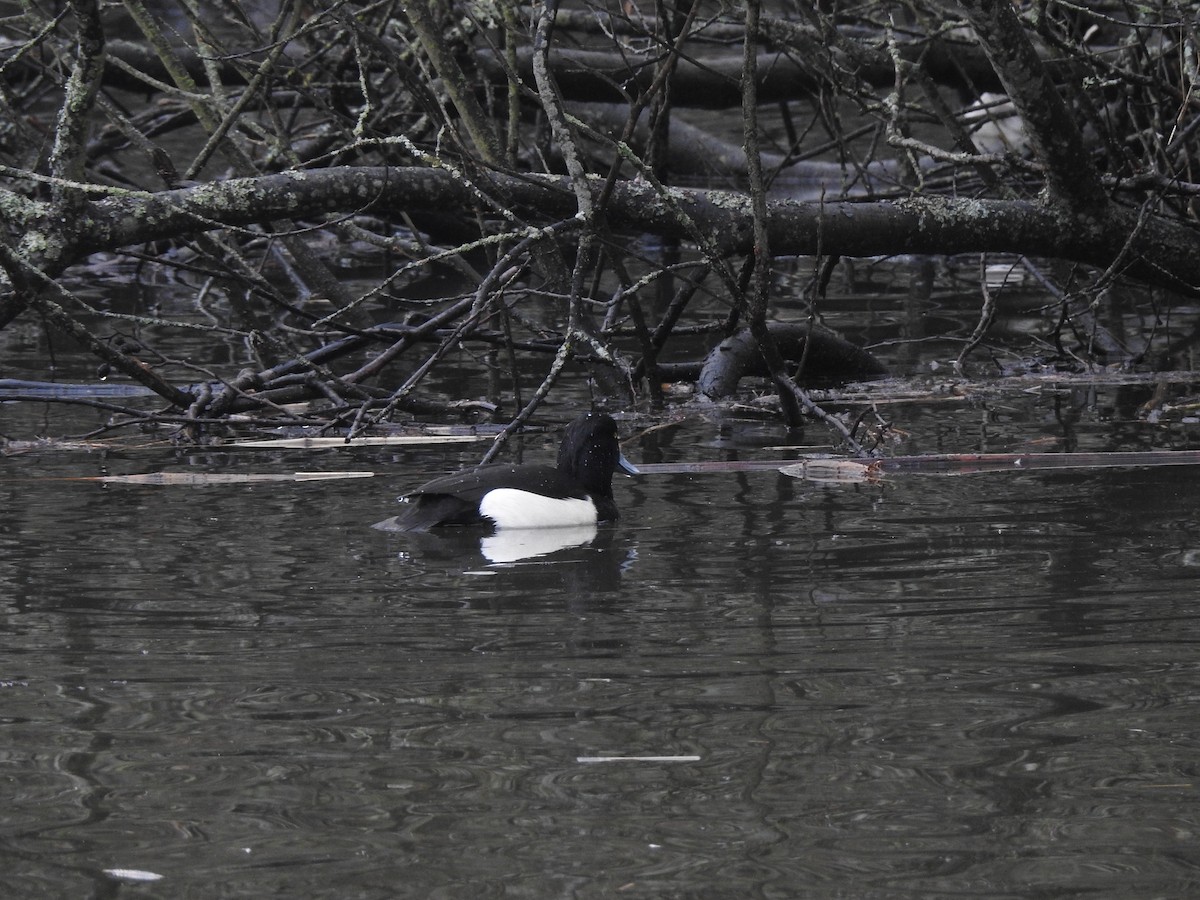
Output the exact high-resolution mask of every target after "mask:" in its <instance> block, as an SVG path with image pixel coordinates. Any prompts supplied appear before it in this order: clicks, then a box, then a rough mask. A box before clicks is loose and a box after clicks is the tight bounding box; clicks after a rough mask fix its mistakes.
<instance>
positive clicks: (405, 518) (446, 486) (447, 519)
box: [380, 466, 587, 531]
mask: <svg viewBox="0 0 1200 900" xmlns="http://www.w3.org/2000/svg"><path fill="white" fill-rule="evenodd" d="M497 488H516V489H518V490H523V491H531V492H534V493H538V494H542V495H543V496H546V497H554V498H557V499H566V498H569V497H574V498H580V499H582V498H585V497H587V492H586V491H584V490H583V488H582V487H581V486H580V485H579V484H578V483H576V482H575V481H573V480H572V479H570V478H568V477H566V476H565V475H563V474H562V473H561V472H559V471H558V470H557V469H554V468H551V467H550V466H483V467H482V468H479V469H472V470H470V471H467V472H455V473H454V474H453V475H444V476H442V477H441V478H435V479H434V480H433V481H430V482H428V483H427V484H423V485H421V486H420V487H419V488H417V489H416V490H415V491H413V492H412V493H410V494H408V495H407V496H406V497H405V498H404V502H405V505H404V511H403V512H401V513H400V514H399V515H397V516H394V517H393V518H391V519H388V520H387V530H388V531H425V530H426V529H429V528H435V527H437V526H440V525H488V524H491V520H490V519H486V518H484V517H483V516H480V515H479V503H480V501H481V500H482V499H483V498H484V496H485V495H486V494H487V493H488V492H489V491H494V490H496V489H497ZM382 524H383V523H380V525H382Z"/></svg>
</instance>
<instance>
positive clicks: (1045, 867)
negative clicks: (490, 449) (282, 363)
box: [0, 448, 1200, 898]
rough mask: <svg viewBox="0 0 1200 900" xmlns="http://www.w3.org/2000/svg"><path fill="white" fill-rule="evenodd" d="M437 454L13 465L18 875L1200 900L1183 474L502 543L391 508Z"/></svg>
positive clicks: (1189, 497) (656, 484) (1072, 481)
mask: <svg viewBox="0 0 1200 900" xmlns="http://www.w3.org/2000/svg"><path fill="white" fill-rule="evenodd" d="M631 456H633V458H634V461H635V462H636V461H638V454H637V451H636V450H633V452H632V453H631ZM477 457H478V449H477V448H474V449H471V450H468V451H464V452H463V454H462V456H461V459H462V460H464V461H466V460H469V459H471V458H477ZM405 459H406V460H407V468H406V469H405V471H404V472H403V473H402V474H400V475H397V476H395V477H387V478H384V477H375V478H369V479H361V480H350V481H336V482H334V481H331V482H314V483H279V484H262V485H210V486H173V487H148V486H130V485H113V484H110V485H107V486H105V485H100V484H97V483H94V482H82V481H54V480H47V478H48V476H84V475H98V474H106V473H113V472H116V473H120V472H142V471H148V470H152V469H165V470H176V471H182V470H187V471H221V472H264V471H274V472H291V471H295V470H298V469H313V468H324V469H329V470H337V469H366V470H374V471H379V472H383V471H387V470H388V469H389V468H393V467H394V461H393V460H392V458H391V457H389V456H388V455H387V454H385V453H383V452H381V451H378V450H371V449H363V450H358V451H353V450H352V451H348V452H344V453H330V454H324V455H320V454H318V455H315V456H314V455H312V454H297V455H295V456H287V455H282V456H281V455H269V456H268V455H265V454H264V455H255V454H253V453H243V454H242V455H240V456H239V455H233V454H226V455H215V454H214V455H211V456H208V457H204V456H195V457H186V458H185V457H179V458H173V459H171V460H170V461H168V462H166V463H164V462H163V454H162V453H161V452H158V453H157V454H156V455H155V456H153V457H150V456H146V457H141V458H139V455H138V454H137V453H130V454H128V455H126V456H121V455H117V454H110V455H107V456H100V455H87V454H63V453H33V454H28V455H25V456H17V457H12V458H10V459H8V460H5V461H4V469H3V478H4V480H3V482H2V483H0V502H2V504H3V508H4V510H5V514H4V516H3V521H2V522H0V602H2V603H3V617H2V618H0V627H2V628H3V631H4V635H3V645H2V650H0V664H2V672H0V702H2V705H0V716H2V727H0V777H3V780H4V792H5V802H4V803H3V805H2V806H0V833H2V843H0V894H2V895H3V896H6V897H41V896H45V897H116V896H121V897H134V896H152V897H203V898H210V897H233V896H237V897H264V896H291V897H395V896H412V897H454V898H459V897H471V898H475V897H534V898H540V897H584V898H592V897H654V898H658V897H688V898H690V897H696V898H725V897H739V898H740V897H750V898H752V897H770V898H787V897H930V896H946V897H1055V898H1057V897H1082V896H1087V897H1184V896H1189V895H1191V896H1195V895H1196V892H1197V891H1198V890H1200V804H1197V779H1198V777H1200V774H1198V772H1197V769H1198V768H1200V736H1198V732H1200V725H1198V722H1200V654H1198V648H1200V597H1198V596H1197V590H1196V585H1197V579H1196V576H1197V574H1198V572H1200V569H1198V568H1197V567H1198V566H1200V512H1198V511H1197V504H1196V502H1195V497H1196V496H1197V492H1198V490H1200V474H1197V473H1196V472H1194V471H1193V470H1191V469H1178V468H1176V469H1168V470H1145V471H1137V470H1125V471H1111V472H1101V473H1088V474H1072V473H1047V474H1033V473H1030V474H1027V475H1022V476H1016V477H1013V476H974V477H965V478H934V477H909V478H902V479H897V480H893V481H890V482H888V483H886V484H882V485H857V486H842V487H822V486H815V485H812V484H808V483H805V482H802V481H796V480H792V479H788V478H786V477H784V476H781V475H777V474H774V473H753V474H742V475H721V476H704V477H696V476H691V477H688V476H677V475H675V476H654V477H650V476H646V477H643V478H641V479H624V480H619V483H618V484H617V494H618V502H619V503H620V505H621V507H622V510H623V518H622V521H621V522H620V523H618V524H617V525H616V526H615V527H611V528H609V527H606V528H602V529H601V531H600V532H599V534H597V535H596V536H595V538H594V539H593V540H592V541H591V542H590V543H588V544H587V545H585V546H575V547H567V548H564V549H560V550H558V551H557V552H554V553H551V554H549V555H545V556H542V557H538V558H534V559H529V558H526V559H523V560H515V561H509V562H503V561H500V562H497V561H494V560H505V559H512V557H515V556H519V555H520V553H521V552H522V550H521V548H516V549H514V548H512V547H511V546H510V547H502V546H501V547H497V546H496V545H493V544H489V545H487V546H484V547H481V544H480V541H479V539H478V538H471V537H460V538H458V539H442V540H438V539H423V540H420V541H418V540H413V539H411V538H408V537H405V536H400V535H389V534H385V533H381V532H377V531H373V530H371V529H370V528H369V525H370V524H371V523H372V522H374V521H376V520H378V519H381V518H383V517H384V516H387V515H391V514H392V513H393V512H394V511H395V510H394V508H393V504H392V501H391V498H392V497H393V496H394V495H395V494H397V493H399V492H400V491H401V490H402V489H404V488H406V487H409V486H411V485H412V484H414V483H416V482H418V481H420V480H421V479H422V477H423V476H425V475H429V474H433V472H434V471H436V470H441V469H443V468H448V467H452V466H453V465H454V464H455V463H456V462H457V461H458V459H459V458H458V457H453V456H447V455H446V453H445V451H437V452H433V451H431V452H428V453H422V452H421V451H412V452H411V453H410V454H407V456H406V457H405ZM152 460H153V464H151V461H152ZM582 537H583V538H586V537H587V536H586V535H584V536H582ZM564 540H565V539H564ZM525 549H526V551H528V548H525ZM489 555H490V556H491V559H489V558H488V556H489ZM602 757H626V759H622V760H608V761H596V759H597V758H602ZM646 757H658V759H647V758H646ZM106 870H107V871H108V873H107V874H106ZM120 870H130V871H129V872H126V873H122V872H121V871H120ZM138 873H146V874H142V875H139V874H138ZM150 873H152V874H153V875H157V876H161V878H160V879H159V880H156V881H145V882H139V881H137V880H136V879H138V878H146V877H149V874H150Z"/></svg>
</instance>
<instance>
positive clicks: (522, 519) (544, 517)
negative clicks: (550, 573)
mask: <svg viewBox="0 0 1200 900" xmlns="http://www.w3.org/2000/svg"><path fill="white" fill-rule="evenodd" d="M479 512H480V514H482V515H484V516H487V517H488V518H489V519H491V520H492V521H493V522H495V523H496V527H497V528H563V527H566V526H572V525H595V524H596V506H595V504H594V503H592V501H591V500H580V499H578V498H575V497H567V498H565V499H558V498H555V497H544V496H542V495H541V494H534V493H531V492H529V491H521V490H518V489H517V488H496V490H494V491H489V492H488V493H487V494H486V495H484V498H483V501H482V502H481V503H480V504H479Z"/></svg>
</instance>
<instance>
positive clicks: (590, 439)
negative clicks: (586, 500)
mask: <svg viewBox="0 0 1200 900" xmlns="http://www.w3.org/2000/svg"><path fill="white" fill-rule="evenodd" d="M617 469H620V470H621V471H623V472H626V473H628V474H630V475H637V474H638V470H637V469H636V468H635V467H634V466H633V465H632V464H631V463H630V462H629V460H627V459H626V458H625V457H624V456H622V455H621V446H620V444H619V443H618V441H617V423H616V422H614V421H613V420H612V417H611V416H606V415H603V414H602V413H585V414H584V415H582V416H580V417H579V418H578V419H576V420H575V421H574V422H572V423H571V424H570V425H568V426H567V432H566V434H565V435H564V436H563V442H562V446H560V447H559V448H558V470H559V471H560V472H562V473H563V474H564V475H566V476H568V477H570V478H573V479H575V481H577V482H578V483H579V484H581V485H583V487H584V489H585V490H586V491H587V492H588V493H589V494H592V495H595V496H599V497H611V496H612V477H613V472H614V471H615V470H617Z"/></svg>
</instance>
